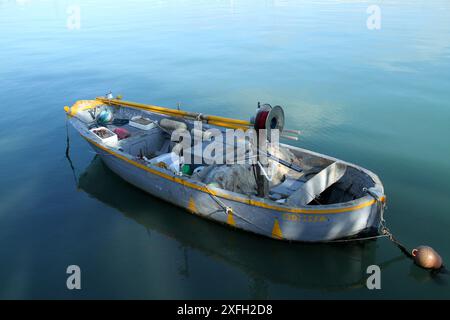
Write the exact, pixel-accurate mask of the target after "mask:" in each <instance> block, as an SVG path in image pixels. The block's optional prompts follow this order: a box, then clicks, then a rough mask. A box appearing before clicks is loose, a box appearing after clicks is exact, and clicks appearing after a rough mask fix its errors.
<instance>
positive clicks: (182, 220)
mask: <svg viewBox="0 0 450 320" xmlns="http://www.w3.org/2000/svg"><path fill="white" fill-rule="evenodd" d="M78 186H79V188H80V189H82V190H83V191H85V192H86V193H88V194H89V195H90V196H92V197H94V198H96V199H98V200H99V201H101V202H103V203H105V204H106V205H108V206H111V207H113V208H115V209H117V210H118V211H120V212H121V213H123V214H124V215H125V216H126V217H128V218H131V219H133V220H134V221H136V222H137V223H139V224H141V225H143V226H144V227H145V228H146V229H147V230H149V231H150V232H157V233H159V234H162V235H164V236H166V237H170V238H172V239H175V240H176V241H177V242H179V243H180V245H181V246H183V247H184V248H185V250H187V252H185V253H186V257H187V256H188V255H187V253H188V252H189V251H190V250H199V251H200V252H202V253H204V254H206V255H207V256H208V257H211V258H214V259H219V260H222V261H225V262H226V263H228V264H230V265H232V266H234V267H237V268H239V269H240V270H242V271H244V272H245V273H246V274H247V275H248V276H249V277H250V278H252V279H254V281H255V283H254V284H253V285H256V286H258V285H259V286H263V287H264V285H265V282H266V281H270V282H274V283H280V284H287V285H292V286H295V287H301V288H306V289H320V290H324V288H325V289H326V290H337V291H340V290H349V289H355V288H361V287H365V285H366V279H367V277H368V274H367V273H366V270H367V267H368V266H369V265H372V264H374V263H375V250H376V243H375V241H365V242H359V243H351V244H348V243H346V244H342V243H341V244H303V243H288V242H284V241H283V242H282V241H276V240H271V239H266V238H264V237H262V236H257V235H253V234H248V233H246V232H237V231H235V230H232V229H230V228H229V227H227V226H221V225H217V224H215V223H211V222H209V221H206V220H202V219H198V218H197V217H195V216H191V215H187V214H186V213H185V211H184V210H183V209H178V208H176V207H174V206H172V205H171V204H168V203H165V202H163V201H162V200H159V199H157V198H155V197H152V196H150V195H148V194H146V193H144V192H142V191H140V190H139V189H137V188H135V187H133V186H132V185H130V184H128V183H126V182H125V181H124V180H122V179H121V178H120V177H118V176H117V175H115V174H114V173H113V172H112V171H111V170H109V169H108V168H107V167H106V166H105V165H104V164H103V163H102V161H101V159H100V158H99V157H98V156H96V157H95V158H94V159H93V161H92V162H91V164H90V165H89V166H88V168H87V169H86V171H85V172H84V173H82V174H81V175H80V177H79V181H78ZM149 241H152V240H151V239H149ZM184 263H185V264H186V266H185V267H181V268H180V269H181V270H185V273H188V263H189V261H188V258H187V261H185V262H184ZM187 276H188V275H187Z"/></svg>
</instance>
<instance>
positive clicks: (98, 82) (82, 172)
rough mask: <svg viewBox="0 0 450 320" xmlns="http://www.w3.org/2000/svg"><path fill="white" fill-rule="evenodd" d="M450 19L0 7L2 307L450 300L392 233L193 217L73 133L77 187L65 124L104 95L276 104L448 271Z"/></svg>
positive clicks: (254, 5) (332, 5)
mask: <svg viewBox="0 0 450 320" xmlns="http://www.w3.org/2000/svg"><path fill="white" fill-rule="evenodd" d="M372 4H375V5H379V8H380V9H381V28H380V29H379V30H369V29H368V28H367V26H366V20H367V18H368V17H369V15H368V14H367V13H366V10H367V8H368V6H369V5H372ZM73 5H75V7H73ZM73 9H75V11H73ZM77 10H79V16H80V23H79V27H80V28H79V29H78V28H77V24H76V23H75V24H74V23H73V21H74V20H73V19H72V17H73V14H74V12H75V16H76V12H77ZM449 17H450V3H449V2H448V1H446V0H435V1H408V4H403V3H402V2H398V1H388V0H385V1H375V0H374V1H331V0H330V1H325V0H324V1H314V2H313V1H310V2H308V1H294V0H261V1H256V0H254V1H250V0H248V1H244V0H232V1H228V0H227V1H226V0H213V1H206V0H204V1H201V0H198V1H194V0H192V1H187V0H185V1H182V0H178V1H175V0H172V1H170V0H169V1H127V2H126V3H125V2H122V3H119V2H115V1H95V2H94V1H76V2H72V1H38V0H32V1H31V0H30V1H27V0H22V1H12V0H10V1H5V0H3V1H2V0H0V48H1V50H0V79H1V80H0V84H1V85H0V96H1V110H2V117H0V128H1V130H0V132H1V135H0V148H1V150H2V151H1V155H2V156H1V157H0V168H1V169H0V178H1V181H2V183H1V185H0V298H291V299H305V298H450V286H449V281H450V279H449V275H438V276H435V275H431V274H430V273H429V272H427V271H424V270H422V269H419V268H418V267H416V266H414V265H412V263H411V261H410V260H408V259H407V258H405V257H404V256H402V254H401V253H400V251H399V250H398V249H397V248H396V247H394V246H393V245H391V244H390V243H389V242H388V241H387V240H384V239H381V240H378V241H375V242H368V243H365V244H355V245H333V246H332V245H304V244H287V243H279V242H276V241H272V240H268V239H264V238H261V237H256V236H253V235H249V234H246V233H243V232H236V231H233V230H230V229H228V228H226V227H223V226H219V225H216V224H214V223H211V222H208V221H203V220H201V219H199V218H197V217H195V216H192V215H189V214H186V212H184V211H183V210H181V209H178V208H175V207H173V206H171V205H169V204H167V203H164V202H162V201H160V200H158V199H155V198H153V197H151V196H149V195H146V194H145V193H143V192H141V191H139V190H137V189H135V188H134V187H132V186H130V185H128V184H127V183H125V182H123V181H122V180H121V179H120V178H118V177H117V176H115V175H113V174H112V173H111V172H110V171H109V170H108V169H107V168H106V167H104V165H103V164H102V162H101V161H100V160H99V159H98V158H96V156H95V155H94V154H93V153H92V152H91V151H90V149H89V148H88V146H87V144H86V143H85V141H83V140H82V139H81V138H80V137H79V136H77V135H76V133H75V132H74V131H73V130H69V135H70V139H71V150H70V154H71V158H72V161H73V164H74V167H75V176H74V174H73V172H72V170H71V167H70V165H69V163H68V161H67V159H66V158H65V148H66V127H65V115H64V112H63V106H64V105H69V104H72V103H73V102H74V101H75V100H77V99H89V98H93V97H95V96H99V95H104V94H105V93H106V92H108V91H109V90H112V91H113V92H114V93H115V94H122V95H123V96H124V99H126V100H131V101H139V102H148V103H152V104H157V105H163V106H168V107H174V106H176V105H177V103H180V104H181V107H182V108H184V109H187V110H195V111H200V112H205V113H209V114H217V115H223V116H232V117H236V118H242V119H248V118H249V117H250V116H251V115H252V114H253V112H254V110H255V107H256V103H257V101H261V102H267V103H271V104H280V105H282V106H283V107H284V108H285V112H286V113H287V114H288V119H287V121H288V127H289V128H292V129H300V130H302V136H301V139H300V141H298V142H296V143H295V145H298V146H301V147H305V148H309V149H312V150H314V151H318V152H322V153H325V154H329V155H332V156H335V157H338V158H341V159H344V160H347V161H350V162H354V163H357V164H359V165H361V166H364V167H367V168H368V169H370V170H372V171H374V172H376V173H377V174H378V175H379V176H380V178H381V179H382V181H383V183H384V185H385V188H386V192H387V195H388V205H389V209H388V211H387V221H388V224H389V226H390V228H391V230H392V231H393V232H394V234H395V235H396V236H397V237H398V238H399V239H400V240H401V241H402V242H403V243H405V244H406V245H407V246H408V247H411V248H412V247H414V246H416V245H420V244H429V245H432V246H433V247H434V248H436V249H437V250H438V251H439V252H440V253H441V255H442V257H443V258H444V261H446V262H447V263H450V262H449V261H450V252H449V250H450V241H449V240H450V238H449V233H448V229H449V227H450V211H449V209H450V199H449V197H448V191H449V190H450V162H449V161H448V159H449V158H450V147H449V143H448V138H449V136H450V129H449V125H448V124H449V122H450V108H449V107H450V106H449V103H450V75H449V74H450V24H449V23H448V21H449ZM68 22H69V27H68ZM74 25H75V28H73V27H74ZM71 264H76V265H79V266H80V268H81V270H82V290H80V291H69V290H67V289H66V278H67V274H66V273H65V271H66V268H67V266H68V265H71ZM371 264H377V265H380V267H381V271H382V273H381V286H382V289H381V290H375V291H370V290H368V289H367V288H366V287H365V281H366V278H367V276H368V275H367V274H366V268H367V266H369V265H371Z"/></svg>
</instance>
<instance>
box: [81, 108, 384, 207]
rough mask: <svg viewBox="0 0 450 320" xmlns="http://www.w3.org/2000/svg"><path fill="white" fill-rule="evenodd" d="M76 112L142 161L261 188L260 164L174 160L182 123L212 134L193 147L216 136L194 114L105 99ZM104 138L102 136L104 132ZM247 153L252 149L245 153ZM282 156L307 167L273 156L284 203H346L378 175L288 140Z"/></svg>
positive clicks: (272, 189) (278, 196)
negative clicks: (171, 114) (112, 103)
mask: <svg viewBox="0 0 450 320" xmlns="http://www.w3.org/2000/svg"><path fill="white" fill-rule="evenodd" d="M105 114H106V116H105ZM76 118H77V119H78V120H81V122H83V123H84V125H85V126H86V127H87V129H89V130H90V131H91V132H94V131H93V130H96V129H97V130H98V129H99V128H106V129H107V130H109V131H110V132H111V133H110V134H108V135H106V137H107V138H108V139H111V138H114V139H116V140H114V141H112V142H108V141H106V140H105V141H104V142H105V145H107V146H108V147H111V148H114V149H117V150H119V151H121V152H124V153H126V154H129V155H131V156H132V157H133V158H134V159H135V160H136V161H139V162H140V163H143V164H145V165H148V166H157V167H160V168H163V169H165V170H168V171H170V172H171V173H173V174H176V175H180V176H184V177H186V178H188V179H193V180H196V181H199V182H202V183H204V184H205V185H207V186H211V187H215V188H221V189H224V190H227V191H231V192H236V193H240V194H244V195H248V196H249V195H253V196H255V195H256V194H257V181H258V179H257V177H256V174H255V165H254V164H246V163H244V164H229V163H227V162H225V163H224V164H221V163H214V159H208V158H204V159H201V161H198V160H197V161H193V162H194V163H196V164H187V163H183V161H182V160H181V158H182V157H180V161H179V162H177V161H173V157H172V153H173V152H179V151H180V150H179V147H180V145H181V142H180V141H172V140H173V136H172V133H173V132H174V131H175V130H177V129H185V130H187V131H188V132H190V133H191V134H192V135H193V136H194V135H196V134H197V135H200V136H202V137H203V138H206V139H200V142H195V139H193V141H192V142H191V147H192V148H194V146H195V144H196V143H200V146H198V145H197V147H200V148H202V150H203V151H204V150H205V149H206V148H208V145H210V144H211V142H212V140H213V139H209V138H208V137H206V136H205V135H206V134H207V132H205V130H207V129H209V128H211V126H209V125H204V126H203V130H204V131H201V132H198V129H196V128H194V126H193V122H192V121H189V120H184V119H180V118H171V117H168V116H164V115H160V114H155V113H151V112H147V111H143V110H139V109H133V108H126V107H112V106H105V105H102V106H98V107H95V108H93V109H89V110H84V111H80V112H79V113H78V114H77V117H76ZM100 120H101V121H100ZM215 128H217V127H215ZM102 130H103V129H102ZM196 130H197V131H196ZM221 130H223V129H221ZM94 133H95V132H94ZM96 134H97V133H96ZM97 136H99V135H98V134H97ZM99 138H100V139H102V136H99ZM236 143H240V142H239V141H237V142H236ZM241 143H242V141H241ZM243 143H246V142H245V141H244V142H243ZM230 147H231V148H235V145H234V144H233V145H231V146H230V144H229V143H228V141H224V142H223V150H224V151H223V152H224V153H226V152H228V151H229V148H230ZM247 156H248V154H247V153H246V154H245V157H247ZM276 156H277V157H278V158H279V159H282V160H284V161H285V162H289V163H292V164H294V165H295V167H296V168H301V170H293V169H291V168H288V167H286V166H285V165H282V164H280V163H278V162H277V161H276V160H273V159H269V162H268V166H267V168H269V169H270V172H271V175H270V176H269V175H266V178H267V180H268V181H267V184H268V192H267V194H266V196H265V198H266V200H269V201H274V202H276V203H278V204H285V205H289V206H305V205H310V206H314V205H329V204H337V203H343V202H348V201H352V200H355V199H359V198H362V197H364V196H365V195H366V191H365V188H367V189H369V188H371V187H374V185H375V182H374V180H373V179H372V177H371V176H369V175H368V174H367V173H366V172H364V171H363V170H361V169H360V168H358V167H356V166H353V165H349V164H347V163H345V164H344V163H341V162H339V161H335V160H332V159H331V158H328V157H325V156H323V157H322V156H320V155H318V154H316V153H313V152H308V151H306V150H304V149H299V148H294V147H290V146H288V145H284V144H283V145H281V146H280V147H279V150H277V152H276ZM191 163H192V162H191Z"/></svg>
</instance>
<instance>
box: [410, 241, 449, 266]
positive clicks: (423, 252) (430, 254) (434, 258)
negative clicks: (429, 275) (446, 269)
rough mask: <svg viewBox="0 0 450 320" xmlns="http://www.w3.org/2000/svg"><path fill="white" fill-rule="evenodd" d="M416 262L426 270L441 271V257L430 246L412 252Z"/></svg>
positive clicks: (420, 247)
mask: <svg viewBox="0 0 450 320" xmlns="http://www.w3.org/2000/svg"><path fill="white" fill-rule="evenodd" d="M411 255H412V256H413V259H414V262H415V263H416V264H417V265H418V266H420V267H422V268H425V269H440V268H441V267H442V258H441V256H440V255H439V254H438V253H437V252H436V251H434V249H433V248H431V247H428V246H419V247H417V248H415V249H413V250H412V252H411Z"/></svg>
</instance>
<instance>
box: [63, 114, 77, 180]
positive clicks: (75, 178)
mask: <svg viewBox="0 0 450 320" xmlns="http://www.w3.org/2000/svg"><path fill="white" fill-rule="evenodd" d="M66 159H67V160H68V161H69V165H70V168H71V170H72V174H73V179H74V180H75V185H76V186H77V187H78V179H77V175H76V173H75V167H74V165H73V162H72V159H71V158H70V138H69V125H68V120H67V118H66Z"/></svg>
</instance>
